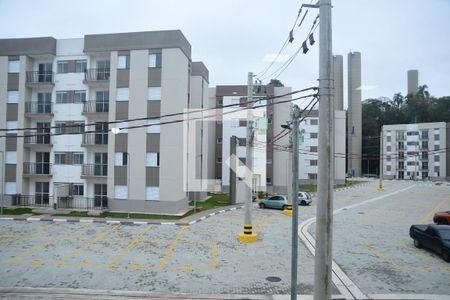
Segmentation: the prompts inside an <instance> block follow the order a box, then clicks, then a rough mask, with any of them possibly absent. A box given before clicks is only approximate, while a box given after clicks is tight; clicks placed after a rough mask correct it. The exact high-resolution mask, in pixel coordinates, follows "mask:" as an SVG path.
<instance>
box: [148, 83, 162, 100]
mask: <svg viewBox="0 0 450 300" xmlns="http://www.w3.org/2000/svg"><path fill="white" fill-rule="evenodd" d="M148 100H161V87H160V86H152V87H149V88H148Z"/></svg>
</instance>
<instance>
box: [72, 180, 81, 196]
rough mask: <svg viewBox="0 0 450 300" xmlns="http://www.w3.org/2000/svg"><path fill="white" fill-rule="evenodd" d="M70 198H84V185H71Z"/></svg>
mask: <svg viewBox="0 0 450 300" xmlns="http://www.w3.org/2000/svg"><path fill="white" fill-rule="evenodd" d="M72 196H84V184H82V183H74V184H72Z"/></svg>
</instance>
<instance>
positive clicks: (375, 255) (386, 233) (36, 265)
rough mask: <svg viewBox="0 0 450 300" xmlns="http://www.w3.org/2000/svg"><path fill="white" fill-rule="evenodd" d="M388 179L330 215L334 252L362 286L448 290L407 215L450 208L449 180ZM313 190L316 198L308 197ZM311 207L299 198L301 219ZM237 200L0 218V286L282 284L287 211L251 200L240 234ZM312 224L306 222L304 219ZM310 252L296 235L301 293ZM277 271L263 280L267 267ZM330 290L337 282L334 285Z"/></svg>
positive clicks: (232, 287)
mask: <svg viewBox="0 0 450 300" xmlns="http://www.w3.org/2000/svg"><path fill="white" fill-rule="evenodd" d="M413 184H414V183H411V182H397V181H392V182H391V181H389V182H386V186H385V187H386V192H384V193H385V194H388V193H390V192H393V191H398V190H401V189H405V188H409V189H408V190H407V191H405V192H401V193H399V194H398V195H395V196H392V197H387V198H384V199H381V200H379V201H375V202H371V203H368V204H365V205H362V206H359V207H357V208H352V209H348V210H346V211H343V212H342V213H340V214H338V215H336V216H335V218H334V220H335V225H334V259H335V261H336V262H337V263H338V264H339V265H340V266H341V267H342V269H343V270H344V271H345V272H346V273H347V275H348V276H349V278H350V279H351V280H353V281H354V282H355V284H356V285H357V286H358V287H360V289H361V290H362V291H363V292H364V293H366V294H374V293H376V294H386V293H427V294H444V295H450V287H449V284H448V282H449V280H448V278H450V272H449V271H450V269H449V265H448V264H446V263H444V262H443V261H442V260H441V259H440V258H439V257H437V256H436V255H434V254H431V253H429V252H427V251H425V250H421V249H415V248H413V246H412V242H411V240H410V238H409V236H408V229H409V226H410V224H412V223H420V222H428V221H429V220H430V218H431V217H432V212H433V211H435V210H442V209H450V186H446V185H444V186H433V185H429V184H423V183H419V184H417V185H415V186H413ZM376 185H377V183H376V182H371V183H369V184H365V185H364V186H360V187H356V188H353V189H348V190H345V191H339V192H337V193H336V197H335V205H334V207H335V209H338V208H340V207H345V206H348V205H352V204H355V203H360V202H362V201H364V200H367V199H370V198H374V197H378V196H380V193H379V192H377V191H376ZM314 200H316V199H314ZM314 215H315V203H314V202H313V205H312V206H308V207H300V216H299V221H300V222H302V221H305V220H307V219H309V218H311V217H313V216H314ZM243 218H244V210H235V211H231V212H227V213H224V214H221V215H217V216H214V217H211V218H209V219H206V220H204V221H202V222H199V223H196V224H194V225H191V226H176V225H119V224H97V223H49V222H26V221H6V220H2V221H0V270H1V271H0V272H1V276H0V286H2V287H67V288H88V289H114V290H136V291H155V292H183V293H195V294H198V293H207V294H217V293H222V294H223V293H233V294H287V293H289V291H290V249H291V220H290V218H289V217H286V216H284V215H282V214H281V211H277V210H267V209H265V210H263V209H258V208H254V209H253V226H254V229H255V230H256V232H257V233H258V234H259V237H260V239H259V241H258V242H256V243H250V244H242V243H239V242H238V240H237V234H238V233H239V232H240V231H241V230H242V225H243ZM310 231H311V232H312V233H314V226H311V227H310ZM313 271H314V260H313V256H312V255H311V254H310V253H309V252H308V250H307V248H306V247H305V246H304V245H303V244H302V243H300V245H299V269H298V274H299V275H298V279H299V284H298V286H299V293H301V294H311V293H312V284H313ZM269 276H274V277H278V278H279V279H280V281H278V282H271V281H268V280H267V277H269ZM334 292H335V294H339V291H338V290H337V289H336V288H334Z"/></svg>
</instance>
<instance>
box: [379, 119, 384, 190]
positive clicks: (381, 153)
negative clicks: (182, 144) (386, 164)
mask: <svg viewBox="0 0 450 300" xmlns="http://www.w3.org/2000/svg"><path fill="white" fill-rule="evenodd" d="M383 143H384V139H383V126H381V131H380V184H379V186H378V191H379V192H384V187H383V152H384V149H383V148H384V146H383Z"/></svg>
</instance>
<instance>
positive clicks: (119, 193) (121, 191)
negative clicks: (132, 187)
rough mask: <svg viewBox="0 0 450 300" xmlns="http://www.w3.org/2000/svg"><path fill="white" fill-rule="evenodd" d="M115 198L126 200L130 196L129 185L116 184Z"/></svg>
mask: <svg viewBox="0 0 450 300" xmlns="http://www.w3.org/2000/svg"><path fill="white" fill-rule="evenodd" d="M114 198H116V199H122V200H125V199H127V198H128V187H127V186H126V185H116V186H114Z"/></svg>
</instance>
